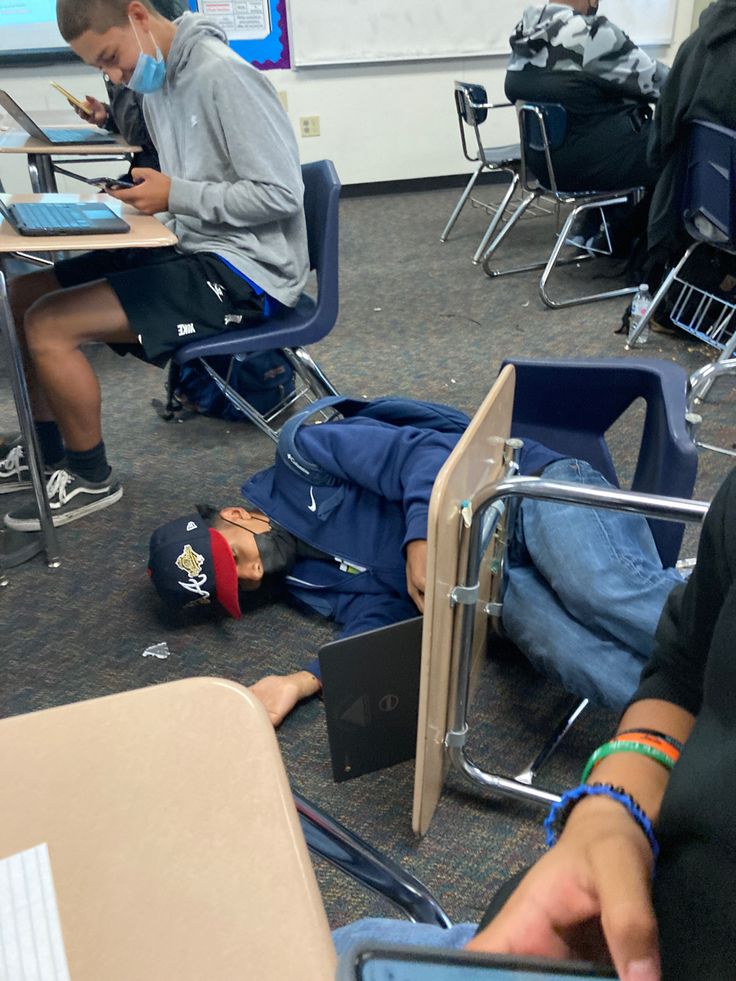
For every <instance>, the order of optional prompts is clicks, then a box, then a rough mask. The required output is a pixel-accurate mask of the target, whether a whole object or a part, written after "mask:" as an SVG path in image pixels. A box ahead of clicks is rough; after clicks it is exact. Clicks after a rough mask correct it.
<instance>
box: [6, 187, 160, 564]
mask: <svg viewBox="0 0 736 981" xmlns="http://www.w3.org/2000/svg"><path fill="white" fill-rule="evenodd" d="M0 200H2V202H3V203H4V204H16V203H20V202H24V201H31V202H33V201H52V202H57V201H96V200H104V201H105V202H106V203H107V204H109V205H110V207H111V208H112V209H113V210H114V211H115V212H116V214H120V215H121V216H122V217H123V218H124V219H125V221H127V222H128V224H129V225H130V231H129V232H124V233H122V234H120V235H47V236H40V237H35V236H34V237H31V236H27V235H19V234H18V232H16V231H15V229H14V228H12V226H10V225H9V224H8V222H7V221H4V220H2V222H0V256H2V255H4V254H5V255H7V254H9V253H13V252H29V251H33V252H36V251H41V252H46V251H51V252H72V251H79V250H82V251H85V252H91V251H96V250H98V249H122V248H126V249H153V248H159V247H161V246H165V245H174V244H175V242H176V236H175V235H174V234H173V232H170V231H169V230H168V229H167V228H166V227H165V225H162V224H161V222H160V221H159V220H158V219H157V218H154V217H153V216H151V215H142V214H139V213H138V212H137V211H135V210H134V209H133V208H130V207H127V206H126V205H123V204H121V202H119V201H116V200H115V199H114V198H110V197H108V196H107V195H104V194H85V195H79V194H3V195H0ZM0 334H2V337H3V341H4V343H5V346H6V348H7V351H8V368H9V372H10V381H11V385H12V388H13V399H14V401H15V408H16V412H17V413H18V423H19V426H20V431H21V434H22V436H23V442H24V446H25V451H26V459H27V462H28V467H29V470H30V475H31V483H32V485H33V493H34V495H35V498H36V502H37V504H38V510H39V515H40V519H41V533H40V537H38V538H37V537H36V535H30V536H29V538H30V539H31V540H30V541H29V543H28V544H27V545H24V546H22V547H21V548H19V549H15V550H14V551H13V552H12V553H9V554H2V553H0V572H2V570H3V569H8V568H12V567H13V566H16V565H19V564H20V563H21V562H26V561H27V560H28V559H30V558H32V557H33V556H34V555H38V553H39V552H42V551H43V552H44V553H45V555H46V561H47V563H48V564H49V565H50V566H56V565H58V564H59V547H58V541H57V536H56V531H55V529H54V526H53V524H52V522H51V514H50V511H49V505H48V499H47V497H46V485H45V481H44V479H43V464H42V462H41V456H40V452H39V448H38V443H37V441H36V431H35V428H34V425H33V416H32V413H31V406H30V402H29V399H28V388H27V386H26V380H25V375H24V374H23V361H22V357H21V350H20V345H19V344H18V335H17V332H16V329H15V322H14V320H13V314H12V311H11V309H10V303H9V302H8V292H7V287H6V283H5V276H4V275H3V273H2V272H0Z"/></svg>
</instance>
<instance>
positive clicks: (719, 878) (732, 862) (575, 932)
mask: <svg viewBox="0 0 736 981" xmlns="http://www.w3.org/2000/svg"><path fill="white" fill-rule="evenodd" d="M735 630H736V470H734V471H732V472H731V474H730V475H729V477H728V478H727V479H726V481H725V482H724V484H723V486H722V487H721V489H720V490H719V492H718V494H717V495H716V497H715V499H714V501H713V504H712V505H711V508H710V510H709V512H708V515H707V517H706V519H705V523H704V525H703V531H702V534H701V538H700V546H699V549H698V562H697V565H696V567H695V570H694V572H693V574H692V576H691V577H690V579H689V581H688V583H687V584H686V585H683V586H681V587H678V588H677V589H674V590H673V591H672V593H671V594H670V597H669V599H668V601H667V604H666V606H665V609H664V611H663V614H662V618H661V621H660V623H659V627H658V629H657V635H656V643H655V649H654V652H653V654H652V657H651V659H650V660H649V662H648V664H647V665H646V667H645V668H644V671H643V673H642V679H641V684H640V686H639V688H638V690H637V692H636V694H635V695H634V697H633V699H632V701H631V703H630V705H629V706H628V708H627V709H626V711H625V713H624V715H623V717H622V718H621V722H620V723H619V726H618V730H617V731H618V734H619V740H618V742H615V741H614V745H613V746H612V745H611V743H609V744H606V750H610V752H609V753H608V755H604V753H601V752H600V751H598V752H596V754H594V758H595V757H598V759H599V762H598V763H597V764H595V766H594V768H593V770H592V772H591V773H590V774H589V777H588V778H587V779H588V782H587V783H585V789H586V790H593V793H592V794H590V793H585V791H582V792H581V796H580V797H578V798H577V801H575V800H573V801H572V802H571V804H572V808H565V809H564V810H563V813H562V814H561V815H558V816H557V818H556V820H555V821H554V822H553V830H554V834H553V835H552V837H556V838H557V843H556V844H555V845H554V847H553V848H551V850H550V851H549V852H547V853H546V854H545V855H544V856H543V857H542V858H541V859H540V860H539V861H538V862H537V863H536V864H535V865H534V866H533V867H532V868H531V869H530V870H529V871H528V872H527V873H526V874H525V875H524V876H523V878H521V880H520V882H519V877H516V880H514V881H512V882H510V883H507V884H506V886H504V887H502V894H503V895H501V896H498V897H496V899H494V901H493V903H492V904H491V908H490V909H489V911H488V913H487V914H486V917H484V921H483V923H482V924H481V929H480V930H479V932H478V934H477V936H475V937H474V939H473V940H472V941H471V942H470V943H469V944H468V946H469V948H470V949H472V950H475V951H482V952H487V953H508V954H515V955H519V956H539V957H551V958H572V959H575V958H577V959H581V960H601V961H608V960H612V961H613V963H614V965H615V967H616V970H617V972H618V976H619V977H620V978H621V979H622V981H660V979H661V978H664V979H680V978H681V979H683V981H685V979H688V981H689V979H691V978H697V979H698V981H723V979H724V978H731V977H733V973H734V971H733V936H734V931H736V904H734V901H733V881H734V876H735V875H736V858H734V849H733V840H734V832H735V831H736V820H735V819H734V809H733V800H734V798H733V797H732V794H736V767H734V759H735V758H736V711H734V692H736V661H735V660H734V657H733V646H734V645H733V636H734V631H735ZM627 744H628V746H629V751H624V750H623V749H622V747H623V746H626V745H627ZM683 746H684V748H682V750H681V747H683ZM652 748H656V749H658V752H657V754H656V755H651V753H650V750H651V749H652ZM604 752H605V751H604ZM680 753H681V755H680ZM663 757H664V759H663ZM673 764H674V765H673ZM596 790H597V791H598V793H597V794H596ZM651 825H653V831H652V828H651ZM514 885H516V888H515V889H513V891H512V889H511V888H508V887H512V886H514ZM509 896H510V898H508V897H509ZM412 928H416V925H415V924H406V923H403V922H401V921H394V920H363V921H357V922H356V923H354V924H349V925H348V926H346V927H344V928H342V929H340V930H337V931H336V932H335V935H334V936H335V941H336V945H337V947H338V951H342V950H345V949H347V948H349V947H350V946H352V945H353V943H354V942H355V941H357V940H360V939H370V940H372V941H374V942H377V943H378V942H381V941H383V942H388V941H391V942H399V943H417V944H430V945H432V944H435V943H436V944H437V945H438V946H460V945H461V944H462V943H463V941H464V937H465V936H466V935H467V933H468V932H469V931H470V929H471V928H470V927H469V925H467V924H463V925H460V926H458V927H457V928H456V931H455V934H454V935H453V936H452V937H449V938H448V937H446V936H444V935H443V934H444V931H442V930H438V931H435V930H434V929H433V928H431V927H427V926H424V927H422V929H421V930H420V931H419V932H417V933H416V934H415V933H414V931H413V929H412Z"/></svg>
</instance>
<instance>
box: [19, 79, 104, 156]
mask: <svg viewBox="0 0 736 981" xmlns="http://www.w3.org/2000/svg"><path fill="white" fill-rule="evenodd" d="M0 106H2V107H3V109H4V110H5V111H6V112H7V113H9V114H10V115H11V116H12V117H13V119H14V120H15V121H16V123H18V125H19V126H20V127H21V129H24V130H25V131H26V133H28V134H29V136H35V138H36V139H37V140H40V141H41V142H42V143H51V144H53V145H54V146H74V144H76V143H116V142H117V140H116V139H115V137H114V136H111V135H110V133H106V132H105V131H104V130H101V129H90V128H89V127H86V128H82V127H80V128H79V129H77V128H68V127H65V128H63V129H62V128H60V127H54V128H53V129H42V128H41V127H40V126H37V125H36V123H34V122H33V120H32V119H31V117H30V116H29V115H28V113H27V112H24V111H23V110H22V109H21V107H20V106H19V105H18V103H17V102H16V101H15V99H13V98H11V97H10V96H9V95H8V93H7V92H4V91H3V90H2V89H0Z"/></svg>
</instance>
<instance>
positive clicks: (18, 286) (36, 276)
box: [8, 269, 61, 422]
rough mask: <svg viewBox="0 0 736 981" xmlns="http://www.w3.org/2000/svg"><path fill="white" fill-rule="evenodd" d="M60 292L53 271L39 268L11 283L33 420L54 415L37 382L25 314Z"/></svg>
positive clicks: (39, 420)
mask: <svg viewBox="0 0 736 981" xmlns="http://www.w3.org/2000/svg"><path fill="white" fill-rule="evenodd" d="M60 289H61V285H60V283H59V280H58V279H57V278H56V276H55V274H54V270H53V269H39V270H36V271H35V272H32V273H25V274H24V275H22V276H14V277H13V278H12V279H9V280H8V300H9V302H10V309H11V311H12V314H13V320H14V322H15V330H16V333H17V335H18V343H19V344H20V348H21V353H22V355H23V373H24V374H25V377H26V385H27V387H28V395H29V398H30V400H31V408H32V409H33V418H34V419H35V420H36V421H37V422H46V421H51V420H52V419H53V418H54V417H53V415H52V413H51V407H50V406H49V404H48V402H47V401H46V397H45V395H44V393H43V391H42V390H41V389H40V388H39V386H38V382H37V380H36V373H35V370H34V367H33V362H32V361H31V358H30V356H29V354H28V344H27V343H26V336H25V329H24V324H25V319H26V313H27V312H28V310H29V309H30V308H31V307H32V306H33V304H34V303H36V302H37V301H38V300H40V299H41V297H42V296H46V295H47V294H49V293H55V292H57V291H58V290H60Z"/></svg>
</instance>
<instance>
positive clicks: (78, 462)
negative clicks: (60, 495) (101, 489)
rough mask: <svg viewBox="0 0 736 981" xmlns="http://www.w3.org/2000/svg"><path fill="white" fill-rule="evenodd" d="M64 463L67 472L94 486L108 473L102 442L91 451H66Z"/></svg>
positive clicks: (108, 468)
mask: <svg viewBox="0 0 736 981" xmlns="http://www.w3.org/2000/svg"><path fill="white" fill-rule="evenodd" d="M66 462H67V469H68V470H70V471H71V472H72V473H75V474H77V476H78V477H83V478H84V480H89V481H92V483H95V484H99V483H101V482H102V481H103V480H104V479H105V478H106V477H107V476H108V474H109V473H110V466H109V464H108V462H107V457H106V456H105V444H104V443H103V442H102V441H100V442H99V443H98V444H97V446H93V447H92V449H91V450H82V452H81V453H78V452H77V451H76V450H70V449H67V451H66Z"/></svg>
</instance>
